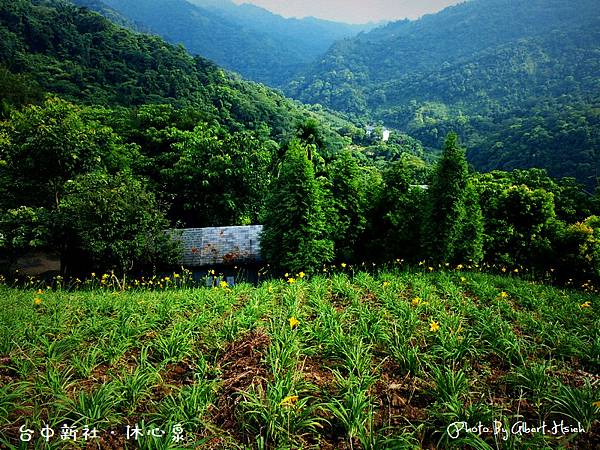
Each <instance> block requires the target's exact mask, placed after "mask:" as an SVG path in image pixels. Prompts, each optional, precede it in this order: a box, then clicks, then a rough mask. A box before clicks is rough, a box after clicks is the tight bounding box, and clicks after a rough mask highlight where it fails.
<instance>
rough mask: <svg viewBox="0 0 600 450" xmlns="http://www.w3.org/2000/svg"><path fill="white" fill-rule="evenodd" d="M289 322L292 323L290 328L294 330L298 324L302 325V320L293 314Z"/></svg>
mask: <svg viewBox="0 0 600 450" xmlns="http://www.w3.org/2000/svg"><path fill="white" fill-rule="evenodd" d="M288 322H289V323H290V328H291V329H292V330H293V329H294V328H296V327H297V326H298V325H300V321H299V320H298V319H296V317H294V316H292V317H290V318H289V319H288Z"/></svg>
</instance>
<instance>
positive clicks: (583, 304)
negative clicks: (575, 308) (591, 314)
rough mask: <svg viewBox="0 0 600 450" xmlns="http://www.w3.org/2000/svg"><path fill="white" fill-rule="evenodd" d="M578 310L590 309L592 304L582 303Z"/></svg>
mask: <svg viewBox="0 0 600 450" xmlns="http://www.w3.org/2000/svg"><path fill="white" fill-rule="evenodd" d="M579 307H580V308H582V309H583V308H591V307H592V302H585V303H582V304H581V305H579Z"/></svg>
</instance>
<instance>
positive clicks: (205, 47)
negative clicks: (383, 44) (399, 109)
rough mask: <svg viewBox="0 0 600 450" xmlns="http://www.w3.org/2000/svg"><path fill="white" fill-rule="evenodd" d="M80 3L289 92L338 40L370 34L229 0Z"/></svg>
mask: <svg viewBox="0 0 600 450" xmlns="http://www.w3.org/2000/svg"><path fill="white" fill-rule="evenodd" d="M74 1H75V2H76V3H78V4H81V5H85V6H89V7H90V8H92V9H95V10H97V11H99V12H101V13H103V14H104V13H105V12H106V11H107V10H108V11H110V10H114V11H118V12H119V13H120V14H122V15H123V16H125V17H127V18H128V19H129V20H131V21H133V22H134V23H136V24H142V25H143V27H144V28H147V29H148V30H150V31H152V32H154V33H156V34H159V35H160V36H162V37H164V38H165V39H166V40H167V41H169V42H172V43H174V44H179V43H182V44H183V45H184V46H185V47H186V48H187V49H188V50H189V51H190V52H191V53H193V54H197V55H200V56H203V57H205V58H208V59H210V60H212V61H214V62H216V63H217V64H219V65H221V66H223V67H224V68H227V69H230V70H234V71H236V72H238V73H240V74H241V75H243V76H244V77H246V78H248V79H251V80H254V81H259V82H262V83H266V84H269V85H271V86H283V85H284V84H285V83H287V82H288V81H289V80H291V79H292V78H293V76H294V75H295V74H296V73H297V72H298V71H299V70H300V69H301V68H302V67H304V66H305V65H306V64H308V63H310V62H312V61H313V60H314V59H315V58H317V56H320V55H321V54H322V53H324V52H325V51H326V50H327V49H328V48H329V46H330V45H331V44H332V43H333V42H334V41H335V40H337V39H341V38H344V37H348V36H351V35H354V34H357V33H358V32H360V31H362V30H364V29H368V28H369V26H358V25H348V24H342V23H336V22H330V21H326V20H319V19H314V18H307V19H285V18H283V17H281V16H278V15H276V14H273V13H271V12H269V11H267V10H265V9H262V8H259V7H256V6H253V5H248V4H243V5H236V4H235V3H233V2H231V1H227V0H223V1H214V0H101V1H98V0H94V3H95V4H90V0H74ZM102 4H104V5H102ZM107 7H108V8H107Z"/></svg>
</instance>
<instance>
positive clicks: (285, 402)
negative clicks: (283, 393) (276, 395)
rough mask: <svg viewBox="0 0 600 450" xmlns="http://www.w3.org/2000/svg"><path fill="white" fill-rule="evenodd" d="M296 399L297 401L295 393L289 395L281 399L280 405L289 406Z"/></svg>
mask: <svg viewBox="0 0 600 450" xmlns="http://www.w3.org/2000/svg"><path fill="white" fill-rule="evenodd" d="M297 401H298V396H297V395H289V396H287V397H286V398H284V399H283V400H281V403H280V405H281V406H291V405H293V404H294V403H296V402H297Z"/></svg>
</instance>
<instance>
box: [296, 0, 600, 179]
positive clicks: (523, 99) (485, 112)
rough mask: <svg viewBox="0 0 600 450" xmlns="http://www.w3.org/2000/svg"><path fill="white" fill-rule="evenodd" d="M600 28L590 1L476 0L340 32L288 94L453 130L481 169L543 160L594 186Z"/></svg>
mask: <svg viewBox="0 0 600 450" xmlns="http://www.w3.org/2000/svg"><path fill="white" fill-rule="evenodd" d="M599 29H600V15H599V13H598V8H597V4H596V2H595V1H591V0H575V1H572V2H562V1H555V0H552V1H545V0H544V1H541V0H536V1H521V0H519V1H512V0H511V1H508V0H475V1H471V2H466V3H463V4H460V5H457V6H454V7H450V8H447V9H445V10H443V11H442V12H440V13H438V14H434V15H428V16H425V17H423V18H422V19H420V20H417V21H408V20H406V21H400V22H394V23H391V24H389V25H387V26H385V27H382V28H378V29H376V30H373V31H371V32H369V33H363V34H361V35H359V36H357V37H355V38H352V39H346V40H344V41H340V42H338V43H336V44H335V45H334V46H333V47H332V48H331V49H330V50H329V51H328V53H327V54H326V55H325V57H324V58H322V59H321V60H320V61H318V62H316V63H315V64H313V66H312V68H311V69H309V70H307V71H306V72H305V73H304V74H303V75H302V76H300V77H298V78H297V79H296V80H295V81H293V82H292V83H290V85H289V88H288V90H287V93H288V94H290V95H291V96H292V97H294V98H298V99H300V100H302V101H305V102H310V103H320V104H323V105H327V106H329V107H332V108H334V109H337V110H340V111H345V112H348V113H354V114H357V115H359V116H361V115H366V116H370V117H371V118H373V119H377V120H381V121H383V123H385V124H386V125H388V126H392V127H396V128H398V129H400V130H403V131H405V132H407V133H409V134H410V135H411V136H413V137H415V138H418V139H420V140H421V141H422V142H423V143H424V144H425V145H426V146H427V147H439V146H440V145H441V143H442V141H443V139H444V138H445V136H446V134H447V133H448V132H449V131H451V130H455V131H457V132H459V134H460V135H461V136H462V138H463V140H464V141H465V142H466V143H467V144H468V147H469V154H468V156H469V160H470V161H471V162H472V163H473V164H475V166H476V167H477V168H479V169H484V170H491V169H494V168H501V169H512V168H527V167H544V168H546V169H547V170H548V171H549V172H550V173H551V174H552V175H554V176H559V177H560V176H573V177H576V178H577V179H578V180H580V181H581V182H583V183H585V184H586V185H587V186H588V187H589V188H590V189H593V188H594V187H595V185H596V180H595V177H596V174H597V169H598V164H599V161H598V155H597V154H596V153H597V149H598V146H599V143H600V142H599V141H598V133H597V132H596V131H595V130H597V124H598V105H599V102H600V97H599V94H600V89H599V85H598V74H599V73H600V66H599V64H600V58H598V51H599V49H600V33H599V31H598V30H599ZM508 130H510V131H508ZM565 152H566V154H568V158H565V157H564V155H565Z"/></svg>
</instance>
